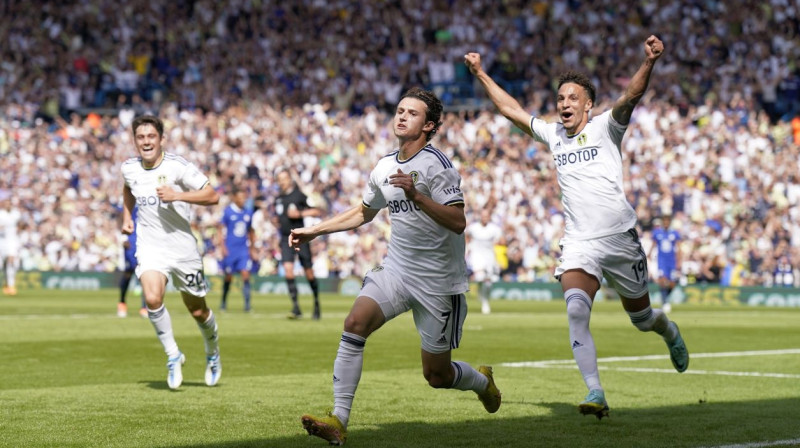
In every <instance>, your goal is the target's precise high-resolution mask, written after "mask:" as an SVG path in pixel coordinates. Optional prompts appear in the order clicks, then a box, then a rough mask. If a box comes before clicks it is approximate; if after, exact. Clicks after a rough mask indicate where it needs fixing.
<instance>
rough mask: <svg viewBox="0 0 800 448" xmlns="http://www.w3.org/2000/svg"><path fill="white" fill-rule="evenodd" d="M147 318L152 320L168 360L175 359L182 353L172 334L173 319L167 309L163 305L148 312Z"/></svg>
mask: <svg viewBox="0 0 800 448" xmlns="http://www.w3.org/2000/svg"><path fill="white" fill-rule="evenodd" d="M147 317H149V318H150V323H152V324H153V328H155V330H156V335H157V336H158V340H160V341H161V345H163V346H164V352H166V354H167V357H168V358H175V357H176V356H178V355H179V354H180V353H181V351H180V350H179V349H178V343H177V342H175V336H174V335H173V334H172V319H170V317H169V311H167V307H166V306H164V305H161V307H160V308H159V309H157V310H151V309H148V310H147Z"/></svg>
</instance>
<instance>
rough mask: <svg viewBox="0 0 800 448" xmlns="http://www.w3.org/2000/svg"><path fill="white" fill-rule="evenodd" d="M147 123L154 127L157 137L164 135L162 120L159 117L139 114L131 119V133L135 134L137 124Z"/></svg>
mask: <svg viewBox="0 0 800 448" xmlns="http://www.w3.org/2000/svg"><path fill="white" fill-rule="evenodd" d="M145 124H149V125H151V126H153V127H154V128H156V131H157V132H158V138H161V137H163V136H164V122H163V121H161V119H160V118H158V117H156V116H153V115H139V116H138V117H136V118H135V119H134V120H133V123H132V124H131V128H132V129H133V134H134V135H136V130H137V129H139V126H142V125H145Z"/></svg>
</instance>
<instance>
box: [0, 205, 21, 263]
mask: <svg viewBox="0 0 800 448" xmlns="http://www.w3.org/2000/svg"><path fill="white" fill-rule="evenodd" d="M20 219H22V214H20V212H19V210H16V209H10V210H0V259H4V258H7V257H15V256H16V254H17V251H18V250H19V238H18V235H17V226H18V225H19V221H20ZM0 261H2V260H0Z"/></svg>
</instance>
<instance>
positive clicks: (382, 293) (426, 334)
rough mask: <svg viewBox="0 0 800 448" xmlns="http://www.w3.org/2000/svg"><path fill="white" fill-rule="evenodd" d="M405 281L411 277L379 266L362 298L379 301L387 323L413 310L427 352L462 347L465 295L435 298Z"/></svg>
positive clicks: (369, 277) (367, 281)
mask: <svg viewBox="0 0 800 448" xmlns="http://www.w3.org/2000/svg"><path fill="white" fill-rule="evenodd" d="M405 279H407V276H405V275H403V274H401V273H399V272H396V271H394V270H392V269H390V268H387V267H385V266H378V267H376V268H374V269H372V270H371V271H369V272H367V275H366V276H365V277H364V284H363V286H362V287H361V292H359V293H358V295H359V296H365V297H369V298H371V299H372V300H374V301H375V302H377V303H378V305H379V306H380V307H381V310H382V311H383V315H384V317H385V318H386V321H387V322H388V321H390V320H392V319H393V318H395V317H396V316H399V315H400V314H403V313H405V312H406V311H408V310H409V309H410V310H411V311H412V313H413V315H414V323H415V324H416V326H417V332H418V333H419V336H420V340H421V346H422V349H423V350H425V351H426V352H428V353H434V354H436V353H444V352H446V351H448V350H452V349H454V348H458V344H459V342H460V341H461V331H462V327H463V326H464V319H466V317H467V299H466V297H465V296H464V294H453V295H442V296H431V295H430V294H428V293H425V292H423V291H422V290H421V289H419V288H417V287H416V286H415V285H413V284H412V283H410V282H407V281H403V280H405Z"/></svg>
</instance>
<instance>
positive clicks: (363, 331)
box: [344, 314, 370, 337]
mask: <svg viewBox="0 0 800 448" xmlns="http://www.w3.org/2000/svg"><path fill="white" fill-rule="evenodd" d="M369 329H370V325H369V322H367V321H366V320H364V319H362V318H359V317H357V316H353V315H352V314H351V315H348V316H347V317H346V318H345V319H344V331H346V332H348V333H353V334H357V335H359V336H363V337H367V336H368V335H369V332H370V331H369Z"/></svg>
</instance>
